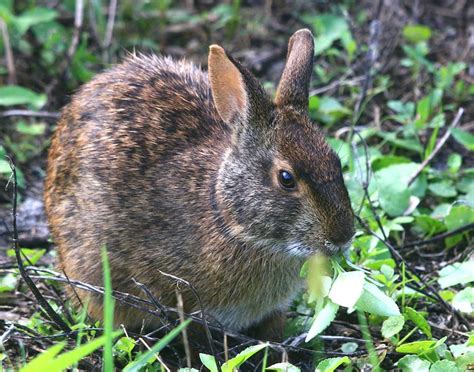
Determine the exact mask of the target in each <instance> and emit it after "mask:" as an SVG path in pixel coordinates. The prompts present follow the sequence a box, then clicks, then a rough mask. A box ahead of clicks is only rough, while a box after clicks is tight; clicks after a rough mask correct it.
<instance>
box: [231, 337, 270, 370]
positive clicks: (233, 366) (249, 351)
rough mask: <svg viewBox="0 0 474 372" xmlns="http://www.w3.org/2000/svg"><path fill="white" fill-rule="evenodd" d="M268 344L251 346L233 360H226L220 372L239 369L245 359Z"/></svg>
mask: <svg viewBox="0 0 474 372" xmlns="http://www.w3.org/2000/svg"><path fill="white" fill-rule="evenodd" d="M267 346H268V344H260V345H253V346H249V347H248V348H246V349H245V350H244V351H242V352H240V353H239V354H238V355H237V356H235V357H234V358H232V359H230V360H228V361H227V362H225V363H224V364H223V365H222V372H233V371H234V370H236V369H237V368H238V367H240V366H241V365H242V364H243V363H244V362H245V361H246V360H247V359H249V358H251V357H252V356H253V355H254V354H256V353H258V352H259V351H260V350H262V349H265V348H266V347H267Z"/></svg>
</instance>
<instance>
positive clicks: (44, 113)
mask: <svg viewBox="0 0 474 372" xmlns="http://www.w3.org/2000/svg"><path fill="white" fill-rule="evenodd" d="M0 116H1V117H9V116H32V117H38V118H51V119H58V118H59V117H60V116H61V114H60V113H59V112H48V111H30V110H7V111H3V112H0Z"/></svg>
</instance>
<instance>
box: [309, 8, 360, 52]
mask: <svg viewBox="0 0 474 372" xmlns="http://www.w3.org/2000/svg"><path fill="white" fill-rule="evenodd" d="M303 20H304V21H305V22H306V23H309V24H312V25H313V30H314V33H315V36H316V38H317V39H318V42H317V43H316V45H315V48H314V54H315V55H319V54H321V53H323V52H324V51H326V50H327V49H329V48H330V47H331V46H332V45H333V43H334V42H336V41H338V40H341V42H342V44H343V45H344V48H345V49H346V51H347V52H348V54H349V57H351V56H352V54H353V53H354V51H355V49H356V48H357V45H356V43H355V41H354V40H353V38H352V35H351V32H350V29H349V25H348V23H347V21H346V20H345V19H344V18H343V17H340V16H337V15H335V14H328V13H323V14H320V15H317V16H303Z"/></svg>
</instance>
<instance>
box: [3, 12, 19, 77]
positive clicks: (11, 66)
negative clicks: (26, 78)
mask: <svg viewBox="0 0 474 372" xmlns="http://www.w3.org/2000/svg"><path fill="white" fill-rule="evenodd" d="M0 31H1V33H2V38H3V46H4V48H5V59H6V60H7V70H8V84H16V70H15V62H14V60H13V52H12V46H11V44H10V37H9V36H8V28H7V25H6V23H5V22H4V21H3V19H1V18H0Z"/></svg>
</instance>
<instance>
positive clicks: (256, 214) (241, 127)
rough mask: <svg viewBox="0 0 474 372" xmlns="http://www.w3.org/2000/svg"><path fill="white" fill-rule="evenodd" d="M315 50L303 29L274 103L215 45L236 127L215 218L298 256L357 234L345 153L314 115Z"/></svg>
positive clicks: (222, 104) (219, 83) (337, 247)
mask: <svg viewBox="0 0 474 372" xmlns="http://www.w3.org/2000/svg"><path fill="white" fill-rule="evenodd" d="M313 54H314V42H313V36H312V34H311V32H310V31H308V30H306V29H303V30H300V31H298V32H296V33H295V34H294V35H293V36H292V37H291V39H290V41H289V45H288V55H287V62H286V66H285V69H284V71H283V75H282V78H281V81H280V84H279V86H278V90H277V94H276V98H275V100H274V102H272V101H271V100H270V98H269V97H268V95H267V94H266V93H265V91H264V90H263V88H262V87H261V85H260V84H259V83H258V81H257V80H256V79H255V78H254V77H253V76H252V74H251V73H250V72H249V71H248V70H247V69H246V68H244V67H243V66H242V65H241V64H240V63H239V62H238V61H236V60H234V59H233V58H232V57H231V56H230V55H229V54H227V53H226V52H225V51H224V49H222V48H221V47H219V46H217V45H212V46H211V47H210V52H209V77H210V82H211V90H212V95H213V99H214V103H215V105H216V108H217V111H218V113H219V115H220V117H221V118H222V120H223V121H224V122H225V123H227V124H228V125H229V126H230V127H231V128H232V130H233V137H232V146H231V147H230V148H229V149H228V150H227V152H226V153H225V154H224V155H223V160H222V163H221V167H220V170H219V173H218V176H217V180H216V182H215V187H214V190H213V199H214V201H213V209H214V213H215V214H216V219H218V220H219V221H218V223H219V224H220V225H221V226H222V230H223V231H225V233H226V234H228V235H229V236H230V237H231V238H232V239H235V240H239V241H242V242H244V243H246V244H248V245H252V246H256V247H259V249H264V250H271V251H274V252H275V253H277V252H283V253H288V254H289V255H293V256H299V257H307V256H309V255H312V254H314V253H317V252H323V253H328V254H333V253H336V252H339V251H341V250H344V248H346V247H347V246H348V245H349V244H350V241H351V238H352V236H353V234H354V226H353V217H354V216H353V212H352V208H351V204H350V200H349V197H348V193H347V190H346V187H345V185H344V181H343V177H342V172H341V164H340V160H339V158H338V156H337V155H336V154H335V153H334V151H333V150H332V149H331V148H330V147H329V145H328V144H327V143H326V141H325V139H324V135H323V133H322V132H321V131H320V130H319V128H318V127H317V125H316V124H315V123H314V122H313V121H312V120H311V119H310V118H309V115H308V109H307V105H308V91H309V82H310V78H311V73H312V69H313Z"/></svg>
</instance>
